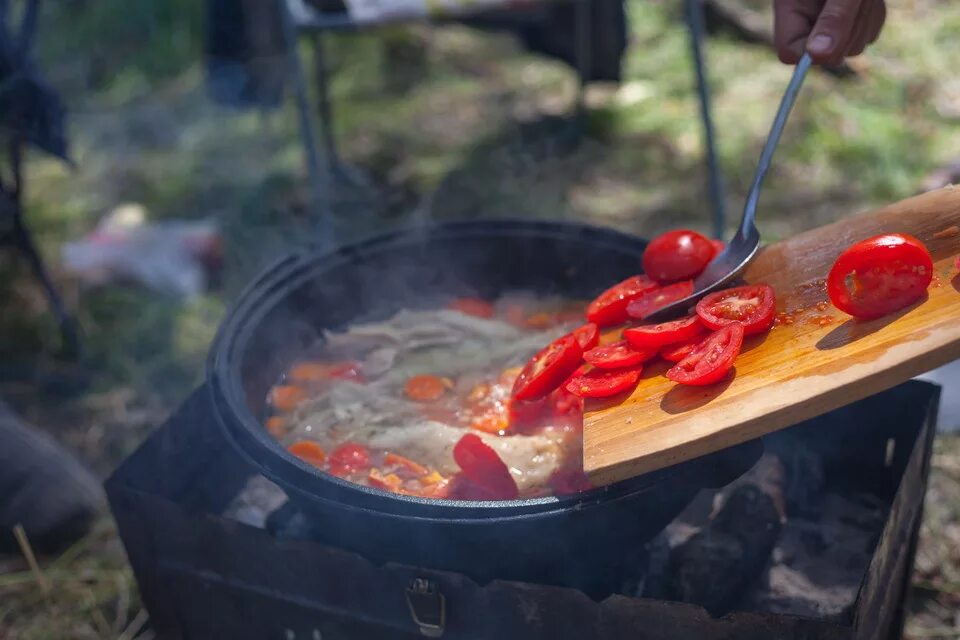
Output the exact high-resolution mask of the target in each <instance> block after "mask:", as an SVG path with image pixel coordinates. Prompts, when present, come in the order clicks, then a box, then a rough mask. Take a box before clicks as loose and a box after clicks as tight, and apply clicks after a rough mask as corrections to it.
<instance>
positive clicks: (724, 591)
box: [667, 484, 781, 616]
mask: <svg viewBox="0 0 960 640" xmlns="http://www.w3.org/2000/svg"><path fill="white" fill-rule="evenodd" d="M780 528H781V517H780V513H779V510H778V508H777V506H776V504H775V503H774V500H773V499H772V498H771V497H770V495H768V494H767V493H766V492H764V490H763V489H762V488H760V487H758V486H756V485H754V484H744V485H741V486H738V487H737V488H736V489H735V490H734V491H733V492H732V493H731V494H730V496H729V498H728V499H727V500H726V502H725V504H724V505H723V507H722V508H721V509H720V511H719V512H718V513H717V514H716V516H715V517H714V518H713V520H711V522H710V523H709V524H708V525H707V526H706V527H704V528H703V529H702V530H701V531H699V532H698V533H696V534H694V535H693V536H692V537H691V538H690V539H689V540H687V541H686V542H685V543H683V544H681V545H679V546H678V547H676V548H675V549H674V550H673V552H672V553H671V554H670V563H669V569H668V575H669V577H668V585H667V586H668V593H669V597H670V598H671V599H674V600H679V601H682V602H688V603H690V604H697V605H700V606H702V607H703V608H704V609H706V610H707V612H708V613H710V614H711V615H713V616H721V615H724V614H725V613H728V612H729V611H731V610H732V609H733V608H734V607H735V606H736V604H737V603H738V602H739V601H740V598H741V597H742V595H743V594H744V592H745V591H746V589H747V587H748V586H749V585H750V584H751V583H752V582H753V581H754V580H755V579H756V578H757V577H758V576H759V575H760V574H761V573H762V572H763V569H764V567H765V566H766V564H767V562H768V560H769V558H770V553H771V552H772V551H773V546H774V544H775V543H776V541H777V538H778V537H779V535H780Z"/></svg>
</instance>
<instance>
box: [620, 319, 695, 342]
mask: <svg viewBox="0 0 960 640" xmlns="http://www.w3.org/2000/svg"><path fill="white" fill-rule="evenodd" d="M703 331H704V329H703V324H702V323H701V322H700V318H699V317H697V316H688V317H686V318H681V319H679V320H671V321H669V322H661V323H659V324H645V325H640V326H639V327H631V328H630V329H626V330H625V331H624V332H623V337H624V338H626V340H627V342H629V343H630V346H632V347H633V348H634V349H659V348H660V347H663V346H666V345H668V344H676V343H677V342H690V341H691V340H693V339H694V338H696V337H697V336H699V335H700V334H701V333H703Z"/></svg>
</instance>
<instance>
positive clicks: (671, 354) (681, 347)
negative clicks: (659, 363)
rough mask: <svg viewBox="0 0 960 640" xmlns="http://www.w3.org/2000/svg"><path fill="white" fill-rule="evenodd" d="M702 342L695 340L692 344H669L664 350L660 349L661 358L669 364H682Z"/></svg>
mask: <svg viewBox="0 0 960 640" xmlns="http://www.w3.org/2000/svg"><path fill="white" fill-rule="evenodd" d="M701 342H702V339H699V338H698V339H697V340H693V341H691V342H680V343H678V344H668V345H667V346H665V347H664V348H662V349H660V357H661V358H663V359H664V360H667V361H669V362H680V361H681V360H683V359H684V358H686V357H687V356H688V355H690V354H691V353H692V352H693V350H694V349H696V348H697V345H698V344H700V343H701Z"/></svg>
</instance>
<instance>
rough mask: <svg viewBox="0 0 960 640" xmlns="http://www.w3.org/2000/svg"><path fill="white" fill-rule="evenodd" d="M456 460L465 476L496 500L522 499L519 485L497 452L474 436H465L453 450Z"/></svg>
mask: <svg viewBox="0 0 960 640" xmlns="http://www.w3.org/2000/svg"><path fill="white" fill-rule="evenodd" d="M453 459H454V460H455V461H456V463H457V464H458V465H459V466H460V469H461V470H462V471H463V475H465V476H466V477H467V479H468V480H469V481H470V482H472V483H473V484H475V485H478V486H480V487H482V488H483V489H486V490H487V491H488V492H489V493H490V494H491V496H492V499H496V500H513V499H515V498H516V497H517V496H518V495H520V490H519V489H518V488H517V483H516V481H515V480H514V479H513V476H512V475H510V470H509V469H508V468H507V465H506V464H504V462H503V460H501V459H500V456H499V455H497V452H496V451H494V450H493V448H491V447H490V446H489V445H487V443H485V442H484V441H483V440H481V439H480V437H479V436H478V435H476V434H474V433H468V434H465V435H464V436H463V437H462V438H460V440H459V441H457V444H456V445H455V446H454V447H453Z"/></svg>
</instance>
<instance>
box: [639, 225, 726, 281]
mask: <svg viewBox="0 0 960 640" xmlns="http://www.w3.org/2000/svg"><path fill="white" fill-rule="evenodd" d="M715 254H716V250H715V249H714V246H713V244H712V243H711V242H710V239H709V238H707V237H705V236H702V235H700V234H699V233H697V232H696V231H691V230H689V229H678V230H676V231H668V232H667V233H664V234H663V235H660V236H657V237H656V238H654V239H653V240H651V241H650V244H648V245H647V249H646V251H644V252H643V271H644V273H646V274H647V275H648V276H650V277H651V278H653V279H654V280H656V281H657V282H659V283H661V284H669V283H671V282H677V281H679V280H690V279H691V278H696V277H697V276H698V275H700V272H701V271H703V270H704V269H705V268H706V266H707V265H708V264H709V263H710V261H711V260H713V256H714V255H715Z"/></svg>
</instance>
